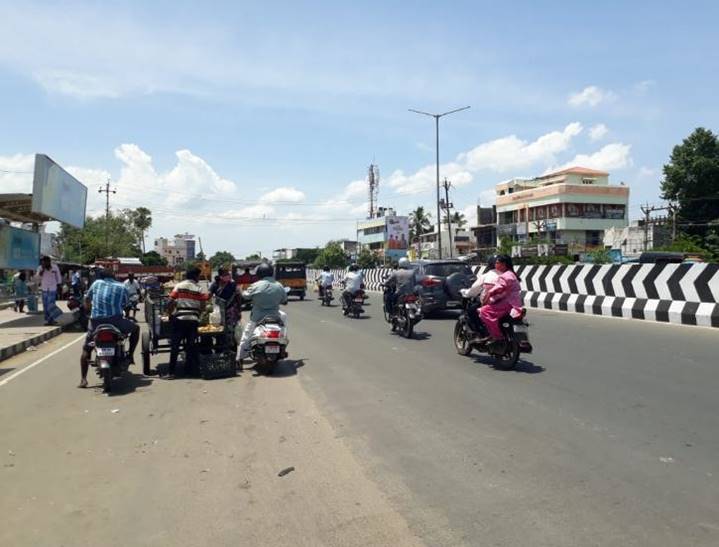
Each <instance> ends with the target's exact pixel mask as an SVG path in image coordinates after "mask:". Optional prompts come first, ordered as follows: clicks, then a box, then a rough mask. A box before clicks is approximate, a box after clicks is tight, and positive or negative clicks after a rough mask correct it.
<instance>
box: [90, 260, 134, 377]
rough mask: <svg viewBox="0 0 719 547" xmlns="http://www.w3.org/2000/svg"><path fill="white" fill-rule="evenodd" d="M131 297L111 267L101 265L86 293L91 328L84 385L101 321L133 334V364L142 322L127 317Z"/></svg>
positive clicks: (131, 341)
mask: <svg viewBox="0 0 719 547" xmlns="http://www.w3.org/2000/svg"><path fill="white" fill-rule="evenodd" d="M128 301H129V297H128V294H127V289H125V287H124V286H123V285H122V284H121V283H118V282H117V281H116V280H115V276H114V275H113V273H112V272H110V271H108V270H103V269H102V268H98V269H97V270H96V278H95V282H94V283H93V284H92V285H91V286H90V288H89V289H88V291H87V294H85V305H86V306H88V305H89V306H91V308H90V326H89V328H88V330H87V337H86V339H85V347H84V348H83V352H82V357H80V375H81V379H80V385H79V386H78V387H81V388H85V387H87V371H88V368H89V361H90V350H91V348H90V342H92V336H93V333H94V332H95V329H96V328H97V327H98V325H108V324H109V325H113V326H114V327H117V328H118V329H119V330H120V331H121V332H122V333H123V334H124V335H125V336H128V335H129V336H130V364H134V363H135V349H136V348H137V343H138V342H139V341H140V326H139V325H138V324H137V323H135V322H134V321H130V320H129V319H125V317H123V311H124V309H125V306H126V305H127V303H128Z"/></svg>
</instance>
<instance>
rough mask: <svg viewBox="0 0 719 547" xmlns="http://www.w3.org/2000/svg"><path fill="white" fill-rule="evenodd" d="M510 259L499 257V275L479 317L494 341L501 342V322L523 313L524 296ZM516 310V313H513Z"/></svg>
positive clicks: (480, 310)
mask: <svg viewBox="0 0 719 547" xmlns="http://www.w3.org/2000/svg"><path fill="white" fill-rule="evenodd" d="M511 265H512V263H511V259H510V258H509V257H498V258H497V265H496V267H495V268H496V270H497V273H498V274H499V277H498V278H497V281H496V282H495V283H494V286H492V288H490V289H489V291H488V292H487V296H488V298H489V300H488V303H487V304H486V305H484V306H482V307H481V308H480V309H479V316H480V317H481V318H482V322H483V323H484V325H485V326H486V327H487V330H488V331H489V335H490V337H491V338H493V339H494V340H501V339H502V338H503V337H502V331H501V329H500V328H499V321H500V319H502V317H504V316H505V315H507V314H508V313H511V314H512V315H513V316H515V315H517V314H518V313H521V310H522V296H521V294H520V290H521V288H520V286H519V280H518V279H517V276H516V275H515V274H514V271H512V269H511ZM513 310H514V311H513Z"/></svg>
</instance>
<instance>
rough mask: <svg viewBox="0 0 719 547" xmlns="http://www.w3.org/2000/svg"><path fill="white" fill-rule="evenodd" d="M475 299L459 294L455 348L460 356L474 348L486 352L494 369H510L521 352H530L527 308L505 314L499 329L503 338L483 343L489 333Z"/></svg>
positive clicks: (467, 353) (454, 336) (454, 335)
mask: <svg viewBox="0 0 719 547" xmlns="http://www.w3.org/2000/svg"><path fill="white" fill-rule="evenodd" d="M473 303H476V299H474V298H466V297H462V313H461V314H460V316H459V317H458V318H457V322H456V323H455V325H454V334H453V340H454V347H455V349H456V350H457V353H459V354H460V355H465V356H467V355H469V354H470V353H472V351H473V350H477V351H479V352H480V353H487V354H488V355H491V356H492V357H494V360H495V362H496V364H497V368H500V369H502V370H511V369H513V368H514V367H515V366H516V365H517V361H519V355H520V354H521V353H532V344H531V343H530V342H529V324H528V323H527V322H526V321H525V317H526V315H527V309H526V308H522V311H521V313H520V314H519V315H518V316H516V317H513V316H512V315H511V314H507V315H505V316H504V317H502V319H501V320H500V321H499V327H500V329H501V331H502V337H503V338H502V340H490V341H489V342H483V341H482V339H483V338H486V337H487V335H488V332H487V328H486V327H485V326H484V324H483V323H482V320H481V319H480V318H479V317H478V316H470V314H476V309H477V307H476V306H472V305H471V304H473Z"/></svg>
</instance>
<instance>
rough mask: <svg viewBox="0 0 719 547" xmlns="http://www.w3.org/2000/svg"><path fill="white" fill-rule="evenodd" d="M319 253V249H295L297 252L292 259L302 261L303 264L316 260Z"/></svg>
mask: <svg viewBox="0 0 719 547" xmlns="http://www.w3.org/2000/svg"><path fill="white" fill-rule="evenodd" d="M319 254H320V249H297V254H296V255H295V258H294V259H296V260H299V261H301V262H304V263H305V264H312V263H313V262H314V261H315V260H317V256H318V255H319ZM294 259H293V260H294Z"/></svg>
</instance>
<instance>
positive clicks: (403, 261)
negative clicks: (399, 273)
mask: <svg viewBox="0 0 719 547" xmlns="http://www.w3.org/2000/svg"><path fill="white" fill-rule="evenodd" d="M397 265H398V266H399V267H400V268H402V269H403V270H408V269H409V259H408V258H407V257H406V256H403V257H402V258H400V259H399V262H397Z"/></svg>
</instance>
